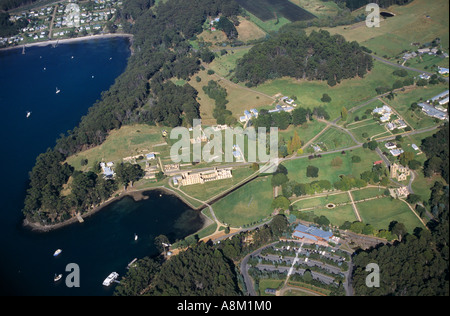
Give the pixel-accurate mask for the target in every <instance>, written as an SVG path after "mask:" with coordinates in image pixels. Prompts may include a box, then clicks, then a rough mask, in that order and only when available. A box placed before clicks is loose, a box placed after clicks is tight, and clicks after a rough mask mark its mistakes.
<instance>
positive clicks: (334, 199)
mask: <svg viewBox="0 0 450 316" xmlns="http://www.w3.org/2000/svg"><path fill="white" fill-rule="evenodd" d="M300 198H301V197H300ZM293 201H294V202H293V205H295V207H296V208H298V209H305V208H311V207H319V208H322V207H323V208H326V205H327V204H328V203H333V204H338V203H348V202H350V198H349V196H348V194H347V193H339V194H332V193H331V194H329V195H327V196H320V197H306V198H301V199H300V200H298V199H297V198H295V199H293ZM295 201H296V202H295Z"/></svg>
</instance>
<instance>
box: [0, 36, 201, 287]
mask: <svg viewBox="0 0 450 316" xmlns="http://www.w3.org/2000/svg"><path fill="white" fill-rule="evenodd" d="M129 56H130V51H129V42H128V39H125V38H112V39H101V40H90V41H84V42H76V43H70V44H60V45H58V46H57V47H56V48H53V47H52V46H45V47H30V48H27V49H26V53H25V54H24V55H23V54H22V49H13V50H8V51H0V110H1V115H0V132H1V138H0V146H1V155H0V175H1V176H0V179H1V180H2V181H0V294H3V295H111V294H112V292H113V286H112V287H110V288H105V287H103V286H102V284H101V283H102V281H103V280H104V279H105V278H106V276H108V274H109V273H110V272H112V271H117V272H118V273H119V274H120V275H123V274H124V273H125V272H126V269H125V268H126V265H127V264H128V263H129V262H130V261H131V260H133V259H134V258H142V257H144V256H147V255H154V254H156V249H155V246H154V237H156V236H158V235H160V234H166V235H168V236H169V237H170V238H171V240H175V239H177V238H182V237H184V236H186V235H188V234H190V233H193V232H195V231H196V230H197V229H198V228H199V227H200V226H201V224H202V220H201V218H200V217H199V214H198V213H197V212H195V211H192V210H190V209H189V207H187V206H186V205H185V204H184V203H182V202H181V201H180V200H179V199H177V198H176V197H173V196H167V195H162V196H161V195H160V193H159V192H156V191H154V192H148V193H146V195H147V196H148V199H146V200H144V201H140V202H134V201H133V200H132V199H131V198H124V199H122V200H120V201H118V202H115V203H113V204H111V205H110V206H107V207H106V208H105V209H103V210H102V211H100V212H98V213H96V214H94V215H92V216H91V217H89V218H87V219H86V220H85V222H84V223H83V224H79V223H76V224H73V225H70V226H67V227H64V228H61V229H58V230H55V231H52V232H49V233H36V232H31V231H29V230H28V229H26V228H23V227H22V220H23V216H22V213H21V210H22V207H23V200H24V197H25V194H26V189H27V185H28V183H27V181H28V172H29V171H30V170H31V169H32V167H33V166H34V163H35V161H36V157H37V156H38V155H39V154H40V153H42V152H44V151H45V150H46V149H47V148H49V147H53V146H54V145H55V140H56V139H57V138H58V137H59V135H60V134H61V133H64V132H66V131H67V130H69V129H72V128H73V127H75V126H76V125H77V124H78V122H79V121H80V119H81V117H82V116H83V115H85V114H86V113H87V110H88V108H89V107H90V106H92V105H93V104H94V103H95V101H96V100H98V99H100V97H101V92H102V91H105V90H107V89H108V88H109V87H110V86H111V85H112V84H113V83H114V80H115V78H117V77H118V76H119V75H120V74H121V73H122V72H123V71H124V70H125V67H126V63H127V60H128V57H129ZM56 88H58V89H60V91H61V92H60V93H58V94H57V93H56ZM27 111H30V112H32V113H31V116H30V117H29V118H26V112H27ZM134 233H136V234H137V235H138V236H139V238H138V240H137V241H134ZM58 248H61V249H62V250H63V252H62V254H61V255H60V256H59V257H57V258H54V257H53V252H54V251H55V250H56V249H58ZM68 263H76V264H78V266H79V267H80V287H79V288H68V287H66V286H65V282H64V281H65V278H66V277H67V276H68V275H69V273H70V271H69V272H66V271H65V267H66V265H67V264H68ZM55 273H57V274H59V273H62V274H63V278H62V279H61V281H59V282H58V283H55V282H54V281H53V277H54V275H55Z"/></svg>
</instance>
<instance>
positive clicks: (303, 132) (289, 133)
mask: <svg viewBox="0 0 450 316" xmlns="http://www.w3.org/2000/svg"><path fill="white" fill-rule="evenodd" d="M325 126H327V124H325V123H323V122H320V121H317V120H314V121H310V122H307V123H305V124H303V125H301V126H297V127H294V126H293V125H290V126H289V127H288V129H286V130H284V131H282V130H278V135H279V136H281V137H283V138H284V140H285V142H286V143H287V142H288V141H289V140H290V139H291V137H293V136H294V132H297V134H298V136H299V137H300V140H301V141H302V144H305V143H307V142H308V141H309V140H311V139H312V138H314V136H316V135H317V134H318V133H319V132H320V131H321V130H323V129H324V128H325Z"/></svg>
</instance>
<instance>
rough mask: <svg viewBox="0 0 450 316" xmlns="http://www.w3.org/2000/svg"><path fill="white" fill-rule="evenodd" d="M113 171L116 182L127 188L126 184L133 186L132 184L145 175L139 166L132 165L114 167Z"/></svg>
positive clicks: (123, 164)
mask: <svg viewBox="0 0 450 316" xmlns="http://www.w3.org/2000/svg"><path fill="white" fill-rule="evenodd" d="M115 171H116V175H117V180H118V181H119V182H120V183H121V184H122V185H124V186H125V187H127V186H128V184H131V186H133V182H135V181H138V180H139V179H141V178H142V177H143V176H144V174H145V172H144V170H142V168H141V166H140V165H137V164H135V165H132V164H130V163H121V164H120V165H118V166H117V167H116V170H115Z"/></svg>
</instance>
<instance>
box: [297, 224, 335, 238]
mask: <svg viewBox="0 0 450 316" xmlns="http://www.w3.org/2000/svg"><path fill="white" fill-rule="evenodd" d="M292 237H294V238H297V239H301V240H303V239H309V240H311V241H313V242H328V241H330V239H331V237H333V233H332V232H329V231H324V230H322V229H320V228H317V227H313V226H309V227H308V226H305V225H302V224H298V225H297V227H295V230H294V233H293V234H292Z"/></svg>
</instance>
